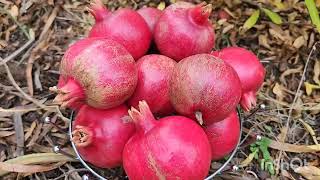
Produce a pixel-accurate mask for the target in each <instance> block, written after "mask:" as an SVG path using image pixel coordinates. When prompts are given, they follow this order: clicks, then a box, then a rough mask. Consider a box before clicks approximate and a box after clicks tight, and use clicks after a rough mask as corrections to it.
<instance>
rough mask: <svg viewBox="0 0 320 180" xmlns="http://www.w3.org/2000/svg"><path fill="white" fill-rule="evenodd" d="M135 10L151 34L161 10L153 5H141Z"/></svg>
mask: <svg viewBox="0 0 320 180" xmlns="http://www.w3.org/2000/svg"><path fill="white" fill-rule="evenodd" d="M137 12H138V13H139V14H140V15H141V16H142V17H143V19H144V20H145V21H146V23H147V24H148V26H149V29H150V31H151V33H152V34H153V30H154V26H155V25H156V23H157V22H158V19H159V17H160V16H161V14H162V11H161V10H159V9H157V8H153V7H143V8H141V9H139V10H138V11H137Z"/></svg>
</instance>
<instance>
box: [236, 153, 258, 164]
mask: <svg viewBox="0 0 320 180" xmlns="http://www.w3.org/2000/svg"><path fill="white" fill-rule="evenodd" d="M257 152H258V149H256V150H255V151H253V152H252V153H250V154H249V156H248V157H247V158H246V159H245V160H243V161H242V162H241V163H240V164H239V167H246V166H248V165H249V164H250V163H251V161H252V160H253V158H254V156H255V155H256V154H257Z"/></svg>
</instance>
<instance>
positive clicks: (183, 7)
mask: <svg viewBox="0 0 320 180" xmlns="http://www.w3.org/2000/svg"><path fill="white" fill-rule="evenodd" d="M89 11H90V13H91V14H92V15H93V17H94V18H95V24H94V25H93V27H92V29H91V31H90V32H89V35H88V37H87V38H84V39H82V40H79V41H77V42H76V43H74V44H73V45H71V46H70V47H69V48H68V49H67V51H66V52H65V54H64V56H63V58H62V61H61V66H60V78H59V82H58V84H57V86H54V87H52V88H50V90H51V91H53V92H55V93H56V94H57V95H56V97H55V99H54V100H53V102H54V103H56V104H59V105H61V107H63V108H70V109H72V110H74V111H75V112H76V117H75V121H74V122H73V132H72V137H73V138H72V141H73V142H74V143H75V145H76V147H77V149H78V151H79V153H80V154H81V156H82V158H83V159H84V160H86V161H87V162H89V163H91V164H93V165H95V166H97V167H101V168H114V167H117V166H123V167H124V170H125V172H126V174H127V176H128V177H129V179H132V180H138V179H141V178H142V177H143V178H142V179H161V180H162V179H183V180H187V179H190V180H200V179H204V178H205V177H206V176H207V175H208V173H209V169H210V164H211V161H212V160H220V159H222V158H223V157H225V156H226V155H228V154H229V153H230V152H231V151H232V150H234V148H235V147H236V145H237V143H238V140H239V136H240V127H239V126H240V125H239V118H238V114H237V113H236V108H237V106H238V105H240V106H241V107H242V108H243V110H245V111H250V110H251V109H252V108H254V107H255V106H256V104H257V103H256V101H257V100H256V93H257V92H258V90H259V88H260V87H261V85H262V83H263V80H264V76H265V70H264V68H263V66H262V64H261V63H260V61H259V59H258V58H257V56H256V55H255V54H254V53H253V52H251V51H249V50H247V49H244V48H241V47H226V48H223V49H221V50H219V51H213V49H214V37H215V34H214V29H213V24H212V22H211V21H210V20H209V17H210V14H211V11H212V6H211V5H210V4H205V3H201V4H198V5H194V4H191V3H188V2H177V3H175V4H171V5H170V6H168V7H167V8H165V9H164V10H159V9H156V8H152V7H144V8H142V9H139V10H137V11H135V10H131V9H127V8H124V9H118V10H116V11H114V12H111V11H109V10H108V9H107V8H106V7H105V5H104V4H103V3H102V2H101V0H93V1H92V3H91V4H90V7H89ZM151 46H155V47H157V49H158V52H159V54H146V53H147V52H148V50H149V49H150V47H151Z"/></svg>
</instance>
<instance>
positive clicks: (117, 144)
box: [72, 105, 135, 168]
mask: <svg viewBox="0 0 320 180" xmlns="http://www.w3.org/2000/svg"><path fill="white" fill-rule="evenodd" d="M73 126H74V128H73V131H72V136H73V138H72V141H73V142H74V143H75V145H76V147H77V150H78V151H79V153H80V155H81V157H82V158H83V159H84V160H85V161H88V162H90V163H92V164H93V165H95V166H97V167H101V168H113V167H117V166H120V165H121V164H122V152H123V149H124V146H125V144H126V143H127V141H128V140H129V138H130V137H131V136H132V135H133V133H134V131H135V126H134V124H133V123H132V121H131V119H130V117H129V116H128V108H127V107H126V106H124V105H120V106H118V107H115V108H112V109H108V110H101V109H95V108H92V107H89V106H86V105H85V106H82V108H81V109H80V111H79V112H78V114H77V116H76V119H75V121H74V124H73Z"/></svg>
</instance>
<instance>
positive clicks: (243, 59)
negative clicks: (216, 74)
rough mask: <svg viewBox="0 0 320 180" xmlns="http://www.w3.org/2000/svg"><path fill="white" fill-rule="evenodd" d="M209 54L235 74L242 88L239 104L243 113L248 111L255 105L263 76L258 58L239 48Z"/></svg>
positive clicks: (263, 72) (262, 69) (262, 68)
mask: <svg viewBox="0 0 320 180" xmlns="http://www.w3.org/2000/svg"><path fill="white" fill-rule="evenodd" d="M211 54H212V55H214V56H216V57H219V58H220V59H222V60H224V61H225V62H227V63H228V64H229V65H230V66H232V67H233V68H234V70H235V71H236V72H237V74H238V76H239V78H240V81H241V87H242V97H241V101H240V104H241V107H242V108H243V109H244V110H245V111H250V109H252V108H253V107H255V106H256V104H257V99H256V93H257V91H258V90H259V88H260V87H261V85H262V83H263V80H264V76H265V69H264V67H263V65H262V64H261V63H260V61H259V59H258V57H257V56H256V55H255V54H254V53H252V52H251V51H249V50H247V49H244V48H241V47H228V48H224V49H222V50H220V51H216V52H212V53H211Z"/></svg>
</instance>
